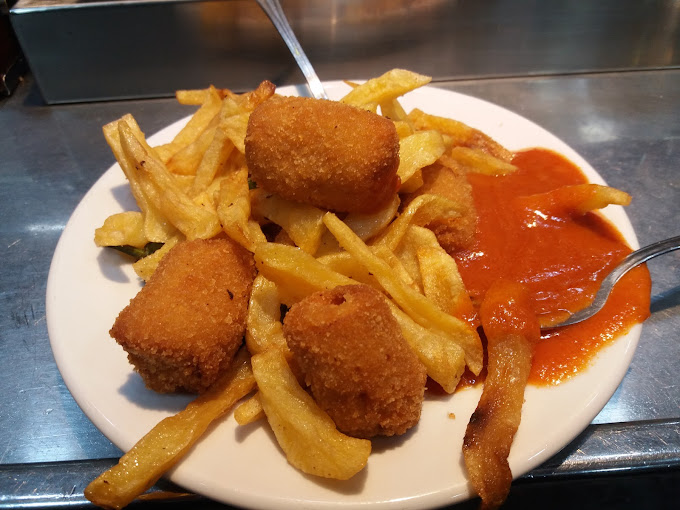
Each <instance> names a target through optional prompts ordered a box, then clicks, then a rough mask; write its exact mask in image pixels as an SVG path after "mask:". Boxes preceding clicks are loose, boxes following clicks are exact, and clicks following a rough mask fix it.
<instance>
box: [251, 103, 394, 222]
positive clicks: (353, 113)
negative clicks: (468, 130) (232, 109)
mask: <svg viewBox="0 0 680 510" xmlns="http://www.w3.org/2000/svg"><path fill="white" fill-rule="evenodd" d="M245 148H246V161H247V163H248V168H249V169H250V173H251V179H252V180H253V181H254V182H255V183H256V184H257V186H258V187H261V188H263V189H265V190H267V191H270V192H273V193H277V194H279V195H281V196H282V197H283V198H287V199H289V200H294V201H296V202H304V203H308V204H312V205H314V206H316V207H321V208H324V209H330V210H332V211H339V212H373V211H376V210H378V209H380V208H381V207H382V206H383V205H385V204H386V203H387V202H388V201H389V200H390V199H391V198H392V197H394V195H395V193H396V192H397V190H398V188H399V185H400V181H399V177H398V176H397V168H398V167H399V137H398V136H397V131H396V128H395V127H394V123H393V122H392V121H391V120H389V119H386V118H384V117H381V116H380V115H377V114H374V113H371V112H368V111H366V110H362V109H360V108H355V107H353V106H349V105H345V104H342V103H338V102H335V101H327V100H320V99H311V98H301V97H275V98H272V99H269V100H268V101H265V102H264V103H262V104H261V105H259V106H258V107H257V108H256V109H255V110H254V111H253V113H252V114H251V116H250V120H249V121H248V130H247V133H246V139H245Z"/></svg>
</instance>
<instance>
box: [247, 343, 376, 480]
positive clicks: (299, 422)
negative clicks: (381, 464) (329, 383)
mask: <svg viewBox="0 0 680 510" xmlns="http://www.w3.org/2000/svg"><path fill="white" fill-rule="evenodd" d="M252 364H253V374H254V376H255V381H256V382H257V388H258V395H259V399H260V402H261V403H262V408H263V409H264V412H265V414H266V416H267V421H268V423H269V425H270V426H271V428H272V431H273V432H274V435H275V436H276V440H277V441H278V443H279V446H280V447H281V449H282V450H283V451H284V453H285V454H286V458H287V459H288V462H289V463H290V464H291V465H292V466H294V467H296V468H297V469H299V470H300V471H302V472H303V473H307V474H310V475H315V476H319V477H322V478H330V479H333V480H348V479H349V478H351V477H353V476H354V475H356V474H357V473H358V472H359V471H361V470H362V469H363V468H364V467H365V466H366V463H367V462H368V456H369V455H370V454H371V442H370V441H369V440H367V439H360V438H356V437H351V436H348V435H346V434H343V433H342V432H340V431H339V430H338V429H337V427H336V426H335V423H334V422H333V420H332V419H331V418H330V416H328V414H327V413H326V412H325V411H324V410H323V409H321V408H320V407H319V405H318V404H317V403H316V402H315V400H314V399H313V398H312V396H311V395H310V394H309V393H307V392H306V391H305V390H304V389H303V388H302V386H300V384H299V383H298V380H297V378H296V377H295V375H294V374H293V371H292V370H291V368H290V366H289V364H288V362H287V361H286V356H285V354H284V352H283V351H282V350H280V349H275V348H274V349H267V350H266V351H264V352H261V353H260V354H255V355H254V356H253V358H252Z"/></svg>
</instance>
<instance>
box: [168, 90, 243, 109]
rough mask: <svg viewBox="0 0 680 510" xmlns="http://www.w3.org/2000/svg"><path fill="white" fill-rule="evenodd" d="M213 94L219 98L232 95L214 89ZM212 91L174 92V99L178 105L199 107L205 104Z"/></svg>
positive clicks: (231, 93)
mask: <svg viewBox="0 0 680 510" xmlns="http://www.w3.org/2000/svg"><path fill="white" fill-rule="evenodd" d="M214 92H216V93H217V95H218V96H219V97H220V98H225V97H229V96H230V95H234V94H233V92H231V91H230V90H229V89H214ZM212 93H213V91H212V90H211V89H210V88H206V89H190V90H176V91H175V99H177V102H178V103H179V104H183V105H189V106H200V105H202V104H203V103H205V102H206V101H207V100H208V99H209V98H210V95H211V94H212Z"/></svg>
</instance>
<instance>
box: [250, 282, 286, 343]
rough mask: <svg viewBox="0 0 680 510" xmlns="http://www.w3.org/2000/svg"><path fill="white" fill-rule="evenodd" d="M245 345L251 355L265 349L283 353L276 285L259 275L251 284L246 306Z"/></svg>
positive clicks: (283, 339)
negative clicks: (248, 301)
mask: <svg viewBox="0 0 680 510" xmlns="http://www.w3.org/2000/svg"><path fill="white" fill-rule="evenodd" d="M247 324H248V326H247V328H246V345H247V346H248V351H250V353H251V354H259V353H261V352H264V351H266V350H267V349H272V348H275V349H279V350H282V351H285V350H286V349H287V347H286V339H285V338H284V337H283V327H282V325H281V299H280V298H279V290H278V289H277V288H276V284H275V283H274V282H272V281H270V280H267V279H266V278H265V277H264V276H263V275H261V274H259V275H257V277H256V278H255V281H254V282H253V289H252V291H251V293H250V303H249V305H248V318H247Z"/></svg>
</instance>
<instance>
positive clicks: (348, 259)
mask: <svg viewBox="0 0 680 510" xmlns="http://www.w3.org/2000/svg"><path fill="white" fill-rule="evenodd" d="M333 239H335V238H333ZM316 260H318V261H319V262H321V263H322V264H323V265H324V266H326V267H328V268H329V269H331V270H332V271H335V272H336V273H340V274H341V275H344V276H346V277H348V278H351V279H352V280H356V281H357V282H360V283H365V284H367V285H371V286H373V287H376V288H377V289H381V287H380V284H379V283H378V282H377V280H376V279H375V277H374V276H373V275H372V274H371V273H370V272H369V271H368V270H367V269H366V268H365V267H364V266H363V265H361V263H360V262H359V261H358V260H357V259H355V258H354V257H352V255H350V254H349V253H347V252H346V251H337V252H334V253H328V254H326V255H322V256H320V257H317V258H316Z"/></svg>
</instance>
